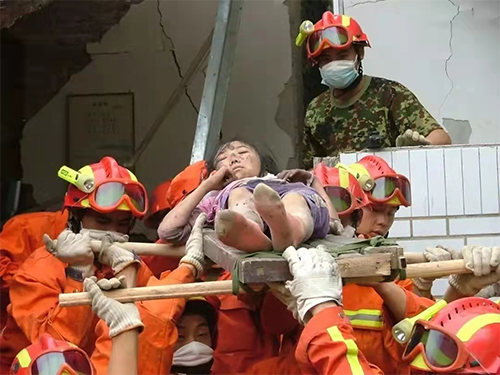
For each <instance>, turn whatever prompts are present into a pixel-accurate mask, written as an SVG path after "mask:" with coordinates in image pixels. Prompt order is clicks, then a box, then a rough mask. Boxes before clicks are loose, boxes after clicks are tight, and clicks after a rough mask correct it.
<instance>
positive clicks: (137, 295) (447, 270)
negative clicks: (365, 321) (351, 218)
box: [59, 259, 472, 307]
mask: <svg viewBox="0 0 500 375" xmlns="http://www.w3.org/2000/svg"><path fill="white" fill-rule="evenodd" d="M347 260H348V259H344V261H347ZM471 272H472V271H470V270H469V269H467V268H465V262H464V261H463V260H449V261H443V262H432V263H423V264H411V265H408V267H407V269H406V276H407V278H415V277H443V276H448V275H452V274H464V273H471ZM370 278H373V276H367V278H366V279H365V280H363V279H362V278H356V279H349V278H345V279H344V281H345V282H346V283H352V282H363V281H365V282H366V281H370ZM242 292H243V291H242V290H240V293H242ZM231 293H232V281H231V280H226V281H210V282H200V283H190V284H178V285H165V286H154V287H142V288H131V289H123V290H116V291H112V292H105V293H104V294H105V295H106V296H108V297H111V298H115V299H116V300H117V301H119V302H135V301H145V300H155V299H167V298H188V297H196V296H207V295H223V294H231ZM90 304H91V301H90V297H89V296H88V293H67V294H60V295H59V305H60V306H61V307H72V306H81V305H90Z"/></svg>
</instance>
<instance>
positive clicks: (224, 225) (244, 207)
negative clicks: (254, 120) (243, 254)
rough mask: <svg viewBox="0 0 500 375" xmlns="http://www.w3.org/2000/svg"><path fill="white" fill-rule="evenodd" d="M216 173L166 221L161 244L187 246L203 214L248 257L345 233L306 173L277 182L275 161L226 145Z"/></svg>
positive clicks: (215, 161)
mask: <svg viewBox="0 0 500 375" xmlns="http://www.w3.org/2000/svg"><path fill="white" fill-rule="evenodd" d="M212 169H213V172H212V174H211V175H210V177H209V178H208V179H206V180H205V181H203V182H202V183H201V185H200V186H199V187H198V188H197V189H196V190H195V191H194V192H193V193H191V194H190V195H189V196H187V197H186V199H184V200H183V201H182V202H181V203H179V204H178V205H177V206H176V207H175V208H174V209H172V211H170V212H169V213H168V214H167V216H166V217H165V218H164V219H163V222H162V223H161V224H160V226H159V228H158V235H159V237H160V238H161V239H162V240H164V241H168V242H171V243H183V242H185V241H186V239H187V237H188V235H189V232H190V230H191V225H192V223H193V222H194V220H195V219H196V217H197V216H198V215H199V214H200V213H201V212H205V213H206V214H207V216H208V218H207V223H208V224H214V226H215V231H216V233H217V236H218V237H219V239H220V240H221V241H222V242H223V243H225V244H226V245H228V246H232V247H235V248H237V249H240V250H243V251H247V252H255V251H265V250H272V249H274V250H277V251H283V250H285V249H286V248H287V247H288V246H290V245H293V246H297V245H299V244H300V243H302V242H304V241H306V240H308V239H310V238H323V237H325V236H326V234H327V233H328V231H329V229H330V226H332V227H334V228H335V229H336V230H337V231H338V230H339V229H340V228H339V227H340V226H339V224H340V223H339V221H338V216H337V213H336V212H335V209H334V207H333V205H332V203H331V202H330V200H329V199H328V196H327V194H326V192H325V191H324V189H323V187H322V186H321V184H320V183H319V181H317V179H316V178H314V177H313V178H311V177H312V175H311V174H310V173H309V172H306V171H301V170H294V171H284V172H281V173H280V174H278V175H277V176H275V175H274V174H272V173H276V172H277V171H276V165H275V163H274V162H273V161H272V159H271V158H269V157H265V156H263V155H262V154H259V152H258V151H257V149H256V148H255V147H254V146H251V145H249V144H248V143H244V142H241V141H232V142H228V143H225V144H224V145H222V146H221V147H220V148H219V149H218V150H217V152H216V154H215V157H214V158H213V160H212ZM330 223H332V224H330ZM268 235H269V236H270V238H269V237H268Z"/></svg>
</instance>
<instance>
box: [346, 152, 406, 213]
mask: <svg viewBox="0 0 500 375" xmlns="http://www.w3.org/2000/svg"><path fill="white" fill-rule="evenodd" d="M349 167H350V168H351V169H352V170H353V171H355V172H357V173H359V174H360V175H366V174H368V175H369V176H370V177H371V178H372V180H373V181H374V183H375V187H374V189H372V192H374V191H375V189H377V179H379V182H378V185H379V186H380V187H382V183H383V182H382V181H384V183H385V184H388V185H386V189H387V190H388V192H389V193H391V194H392V191H394V190H395V189H396V187H399V184H398V182H401V187H400V189H399V190H400V194H395V195H393V196H392V197H391V199H389V200H385V201H383V203H384V204H388V205H392V206H401V205H404V206H410V205H411V186H410V182H409V180H408V179H407V178H406V177H405V176H403V175H401V174H398V173H397V172H396V171H395V170H394V169H392V168H391V167H390V166H389V164H388V163H387V162H386V161H385V160H384V159H383V158H381V157H380V156H376V155H368V156H365V157H364V158H362V159H360V160H359V161H358V162H357V163H354V164H351V165H350V166H349ZM384 177H386V178H387V179H384ZM391 185H392V186H391ZM377 192H378V191H377ZM368 197H369V198H370V199H371V200H372V198H373V194H370V193H369V194H368ZM402 198H403V199H402ZM374 203H381V201H379V202H377V201H375V200H374Z"/></svg>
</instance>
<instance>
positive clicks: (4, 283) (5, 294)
mask: <svg viewBox="0 0 500 375" xmlns="http://www.w3.org/2000/svg"><path fill="white" fill-rule="evenodd" d="M67 221H68V212H67V211H64V212H61V211H58V212H35V213H30V214H23V215H17V216H14V217H13V218H11V219H10V220H9V221H7V223H6V224H5V226H4V227H3V229H2V232H0V293H1V296H0V301H1V306H0V308H1V310H0V315H1V321H0V330H1V328H3V327H4V326H5V323H6V321H7V313H6V312H7V306H8V305H9V303H10V299H9V288H10V284H11V282H12V278H13V277H14V274H15V273H16V271H17V270H18V269H19V267H20V266H21V264H22V263H23V262H24V261H25V260H26V259H27V258H28V257H29V256H30V255H31V253H33V252H34V251H35V250H36V249H38V248H39V247H42V246H43V235H44V234H45V233H47V234H48V235H49V236H50V237H51V238H57V236H59V234H60V233H61V232H62V231H63V230H64V228H66V223H67Z"/></svg>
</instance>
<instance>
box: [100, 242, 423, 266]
mask: <svg viewBox="0 0 500 375" xmlns="http://www.w3.org/2000/svg"><path fill="white" fill-rule="evenodd" d="M115 245H117V246H120V247H122V248H124V249H126V250H129V251H132V250H133V251H134V252H135V253H136V254H137V255H158V256H167V257H172V258H182V257H183V256H184V253H185V247H184V246H174V245H169V244H159V243H143V242H124V243H119V242H115ZM91 246H92V250H93V251H94V253H99V251H100V249H101V242H100V241H95V240H93V241H91ZM405 258H406V262H407V263H408V264H415V263H427V259H425V257H424V254H422V253H405Z"/></svg>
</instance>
